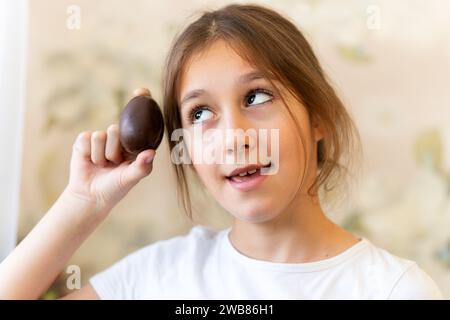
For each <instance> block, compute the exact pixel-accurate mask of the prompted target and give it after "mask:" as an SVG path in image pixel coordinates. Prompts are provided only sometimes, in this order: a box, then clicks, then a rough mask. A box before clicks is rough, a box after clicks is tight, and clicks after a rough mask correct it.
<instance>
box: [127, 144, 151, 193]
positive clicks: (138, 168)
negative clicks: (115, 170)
mask: <svg viewBox="0 0 450 320" xmlns="http://www.w3.org/2000/svg"><path fill="white" fill-rule="evenodd" d="M155 154H156V152H155V150H152V149H149V150H145V151H142V152H141V153H139V154H138V156H137V157H136V160H134V161H133V162H132V163H131V164H130V165H129V166H128V167H127V168H126V169H125V170H124V172H123V175H122V183H123V184H125V185H129V184H135V183H137V182H138V181H139V180H141V179H142V178H144V177H145V176H147V175H149V174H150V172H152V169H153V159H154V158H155Z"/></svg>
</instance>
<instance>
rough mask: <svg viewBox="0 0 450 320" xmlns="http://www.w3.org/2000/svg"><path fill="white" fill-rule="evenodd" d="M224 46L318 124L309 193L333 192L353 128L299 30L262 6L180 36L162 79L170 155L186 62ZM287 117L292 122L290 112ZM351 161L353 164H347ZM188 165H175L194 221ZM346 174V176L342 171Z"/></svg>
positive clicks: (208, 15) (201, 22)
mask: <svg viewBox="0 0 450 320" xmlns="http://www.w3.org/2000/svg"><path fill="white" fill-rule="evenodd" d="M219 39H220V40H225V41H226V42H227V43H228V44H230V45H231V46H233V48H235V50H236V52H237V53H238V54H240V55H241V56H242V58H243V59H245V60H246V61H248V62H249V63H251V64H252V65H255V66H257V67H259V68H258V69H259V70H260V71H261V72H262V73H263V74H264V75H265V76H266V77H267V79H275V80H278V81H279V82H280V83H281V84H282V85H283V86H284V87H285V88H286V89H287V90H288V91H289V92H290V93H291V94H292V95H293V96H294V97H295V98H296V99H298V100H299V101H300V102H301V103H302V104H303V105H304V106H305V108H306V110H307V112H308V115H309V116H310V117H312V118H314V119H317V120H318V121H319V123H320V124H321V126H322V128H323V131H324V138H323V139H322V140H320V141H319V143H318V146H317V168H318V173H319V174H318V175H317V177H316V180H315V182H314V184H313V185H312V186H311V187H310V188H309V190H308V192H309V191H310V190H313V189H314V190H316V189H318V188H319V187H320V186H323V187H324V190H325V191H326V192H328V191H331V190H332V189H333V188H334V186H335V183H334V182H336V179H332V177H334V178H342V172H343V171H345V169H346V166H343V165H342V164H341V163H340V160H342V159H341V156H342V155H344V151H345V150H347V149H350V147H352V146H356V143H354V142H358V141H359V139H355V138H358V134H357V131H356V130H355V127H354V124H353V122H352V120H351V118H350V116H349V114H348V113H347V111H346V109H345V107H344V106H343V104H342V102H341V100H340V99H339V98H338V96H337V95H336V93H335V91H334V90H333V88H332V87H331V86H330V84H329V83H328V81H327V79H326V76H325V75H324V72H323V70H322V68H321V66H320V64H319V61H318V59H317V58H316V56H315V55H314V52H313V50H312V48H311V46H310V45H309V43H308V42H307V40H306V39H305V38H304V36H303V35H302V33H301V32H300V31H299V30H298V29H297V28H296V26H295V25H294V24H293V23H292V22H290V21H289V20H287V19H286V18H284V17H283V16H281V15H280V14H279V13H277V12H275V11H273V10H271V9H269V8H266V7H263V6H260V5H251V4H248V5H239V4H232V5H228V6H226V7H223V8H221V9H219V10H215V11H206V12H202V15H201V17H200V18H198V19H197V20H196V21H194V22H193V23H191V24H190V25H189V26H188V27H187V28H186V29H185V30H184V31H183V32H182V33H181V34H179V35H178V36H177V37H176V38H175V40H174V42H173V44H172V48H171V50H170V52H169V55H168V57H167V60H166V66H165V75H164V81H163V82H164V101H163V103H164V118H165V122H166V129H167V133H168V135H167V137H168V139H169V147H170V150H172V149H173V148H174V146H175V145H176V142H175V141H171V134H172V132H173V131H174V130H175V129H177V128H181V117H180V114H179V108H178V101H179V100H178V94H179V81H180V78H181V74H182V71H183V68H184V66H185V64H186V62H187V61H188V59H189V58H190V57H191V56H192V55H193V54H194V53H196V52H200V51H202V50H203V49H205V48H207V46H209V45H211V44H212V43H213V42H215V41H216V40H219ZM288 111H289V113H290V115H291V116H292V117H293V113H292V111H291V110H289V108H288ZM348 160H349V159H348ZM184 166H185V165H175V164H174V167H175V171H176V175H177V178H178V191H179V194H180V195H181V198H179V199H180V200H181V203H182V205H183V208H184V209H185V211H186V213H187V215H188V216H189V217H190V218H192V208H191V198H190V194H189V186H188V179H187V175H186V171H185V167H184ZM341 169H344V170H341Z"/></svg>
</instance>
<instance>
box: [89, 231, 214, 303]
mask: <svg viewBox="0 0 450 320" xmlns="http://www.w3.org/2000/svg"><path fill="white" fill-rule="evenodd" d="M217 235H218V232H217V231H214V230H212V229H210V228H208V227H204V226H195V227H193V228H191V229H190V231H189V232H187V233H186V234H183V235H178V236H175V237H172V238H169V239H166V240H159V241H157V242H154V243H152V244H150V245H147V246H145V247H143V248H141V249H138V250H137V251H134V252H133V253H131V254H129V255H127V256H126V257H124V258H122V259H121V260H119V261H118V262H116V263H115V264H113V265H112V266H110V267H109V268H107V269H106V270H104V271H102V272H100V273H98V274H96V275H95V276H94V277H92V278H91V279H90V283H91V284H92V286H93V287H94V289H95V290H96V292H97V294H98V295H99V296H100V298H106V299H116V298H119V299H136V298H139V297H143V296H145V297H151V296H152V294H153V293H157V292H159V290H160V288H159V281H160V279H161V278H163V277H167V276H168V274H169V273H172V272H175V273H176V272H177V271H178V272H179V271H180V270H181V269H183V268H185V267H187V266H188V265H189V266H190V265H192V263H190V262H192V261H201V259H202V257H203V256H205V255H208V252H209V251H210V249H212V248H213V247H214V245H215V242H216V239H217ZM188 260H190V261H188ZM169 276H170V275H169ZM149 288H151V290H150V289H149Z"/></svg>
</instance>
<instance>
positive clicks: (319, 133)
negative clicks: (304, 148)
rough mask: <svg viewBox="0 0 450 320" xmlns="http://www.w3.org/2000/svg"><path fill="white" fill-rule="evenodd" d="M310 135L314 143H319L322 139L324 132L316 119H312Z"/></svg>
mask: <svg viewBox="0 0 450 320" xmlns="http://www.w3.org/2000/svg"><path fill="white" fill-rule="evenodd" d="M311 125H312V134H313V137H314V140H315V141H316V142H319V141H320V140H322V139H323V138H324V130H323V127H322V123H321V121H319V119H317V118H316V117H313V118H312V122H311Z"/></svg>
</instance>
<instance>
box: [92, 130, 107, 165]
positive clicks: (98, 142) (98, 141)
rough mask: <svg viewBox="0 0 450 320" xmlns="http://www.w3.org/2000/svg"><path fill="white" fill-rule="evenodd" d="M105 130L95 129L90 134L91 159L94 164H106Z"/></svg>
mask: <svg viewBox="0 0 450 320" xmlns="http://www.w3.org/2000/svg"><path fill="white" fill-rule="evenodd" d="M105 146H106V132H104V131H95V132H94V133H93V134H92V136H91V159H92V162H93V163H94V164H96V165H101V166H104V165H106V158H105Z"/></svg>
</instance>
